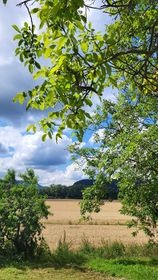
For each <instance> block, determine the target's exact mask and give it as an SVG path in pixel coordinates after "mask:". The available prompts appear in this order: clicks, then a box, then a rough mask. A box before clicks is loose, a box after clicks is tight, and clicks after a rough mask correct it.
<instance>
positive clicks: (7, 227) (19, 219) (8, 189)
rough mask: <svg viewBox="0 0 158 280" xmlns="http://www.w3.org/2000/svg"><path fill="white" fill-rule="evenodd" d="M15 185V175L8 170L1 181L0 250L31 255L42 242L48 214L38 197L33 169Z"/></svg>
mask: <svg viewBox="0 0 158 280" xmlns="http://www.w3.org/2000/svg"><path fill="white" fill-rule="evenodd" d="M21 177H22V178H23V180H24V182H20V184H17V183H16V181H15V180H14V179H15V172H12V173H11V172H10V171H8V173H7V175H6V176H5V178H4V180H1V182H0V248H1V251H2V253H4V252H7V250H8V248H10V250H11V252H12V253H16V254H22V255H24V256H25V257H26V256H33V255H35V254H36V251H37V247H38V246H39V245H40V242H41V240H42V237H41V232H42V229H43V224H42V223H41V218H47V216H48V214H49V211H48V207H47V206H46V205H45V199H44V198H43V197H42V196H40V195H39V193H38V188H37V177H36V176H35V174H34V172H33V171H32V170H27V171H26V173H25V174H22V175H21Z"/></svg>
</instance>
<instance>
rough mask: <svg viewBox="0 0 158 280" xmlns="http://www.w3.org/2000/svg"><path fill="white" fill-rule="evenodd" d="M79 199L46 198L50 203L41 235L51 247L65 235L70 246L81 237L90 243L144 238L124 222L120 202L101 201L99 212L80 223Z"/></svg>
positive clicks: (140, 241) (138, 241)
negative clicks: (86, 221)
mask: <svg viewBox="0 0 158 280" xmlns="http://www.w3.org/2000/svg"><path fill="white" fill-rule="evenodd" d="M79 202H80V201H79V200H47V204H48V205H49V206H50V212H51V213H52V214H53V215H50V216H49V218H48V220H44V225H45V229H44V231H43V234H44V237H45V239H46V241H47V242H48V244H49V246H50V248H51V249H55V248H56V247H57V245H58V241H59V239H60V238H62V237H63V236H64V234H66V240H67V242H70V243H71V245H72V247H73V248H77V247H79V246H80V244H81V243H82V241H83V240H89V241H90V242H91V243H92V244H94V245H101V243H102V242H104V241H105V242H106V241H109V242H113V241H121V242H123V243H125V244H127V243H144V242H146V241H147V238H146V237H145V235H144V233H143V232H140V233H139V234H138V235H137V236H136V237H133V236H132V235H131V233H132V230H131V229H129V228H127V226H126V223H127V221H129V220H130V217H128V216H124V215H121V214H120V212H119V210H120V208H121V203H120V202H118V201H115V202H105V204H104V205H103V206H102V207H101V211H100V212H99V213H97V214H93V215H92V220H91V221H89V222H88V223H84V222H83V221H82V220H81V216H80V207H79Z"/></svg>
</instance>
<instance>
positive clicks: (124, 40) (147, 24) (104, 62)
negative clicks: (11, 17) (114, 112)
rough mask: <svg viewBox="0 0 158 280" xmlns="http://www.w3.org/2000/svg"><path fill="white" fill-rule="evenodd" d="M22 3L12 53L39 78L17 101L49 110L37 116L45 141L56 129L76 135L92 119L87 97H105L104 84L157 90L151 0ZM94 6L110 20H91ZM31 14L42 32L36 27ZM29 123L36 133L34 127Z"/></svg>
mask: <svg viewBox="0 0 158 280" xmlns="http://www.w3.org/2000/svg"><path fill="white" fill-rule="evenodd" d="M5 2H6V1H5ZM32 3H34V7H33V8H32ZM88 3H91V4H88ZM21 5H25V7H26V9H27V11H28V13H29V16H30V25H29V24H28V23H24V26H23V27H22V28H21V29H20V28H19V27H18V26H16V25H13V28H14V29H15V30H16V32H17V34H16V35H15V37H14V39H15V40H17V42H18V47H17V49H16V55H18V56H19V58H20V60H21V62H23V63H24V65H25V66H28V68H29V71H30V72H31V73H33V76H34V78H35V79H38V78H40V79H42V81H43V82H42V83H40V82H39V85H37V86H36V87H35V88H34V89H32V90H29V91H28V92H23V93H19V94H18V95H17V96H16V98H15V101H19V102H20V103H23V102H24V100H25V99H27V109H29V108H35V109H40V110H46V109H48V116H47V117H45V118H44V119H41V121H40V126H41V128H42V129H43V131H44V135H43V140H45V138H46V137H47V135H48V136H49V137H50V138H51V137H52V133H53V131H54V129H55V128H56V127H58V133H57V134H56V137H57V138H58V137H61V135H62V131H63V130H64V128H66V127H69V128H71V129H73V130H75V131H76V134H77V136H78V138H79V139H80V140H81V139H82V136H83V132H84V128H85V126H86V121H87V119H90V118H91V116H90V114H89V111H88V107H89V106H92V97H93V96H97V97H98V98H100V99H102V94H103V92H104V90H105V88H106V87H108V86H113V87H115V88H120V87H121V88H122V87H125V86H126V85H127V84H128V83H129V82H130V84H131V87H133V89H134V88H135V87H137V88H139V90H140V91H141V93H142V94H151V95H156V96H157V76H158V72H157V52H158V36H157V32H158V22H157V18H158V6H157V5H158V4H157V1H156V0H152V1H150V0H139V1H136V0H134V1H131V0H121V1H118V0H115V1H111V0H108V1H105V0H102V1H101V2H100V6H98V1H86V0H85V1H84V0H80V1H77V2H76V1H73V0H64V1H62V3H61V1H59V0H36V1H31V0H25V1H22V2H21V3H19V6H21ZM93 9H97V10H99V11H100V14H103V15H105V18H106V17H107V16H108V17H109V18H110V19H109V20H110V24H109V25H105V24H104V22H103V28H104V32H98V31H96V30H95V29H94V27H93V24H92V23H90V22H88V13H89V11H90V12H91V11H92V10H93ZM34 14H35V15H36V16H37V17H38V19H39V22H40V24H39V28H40V31H39V30H35V23H34V19H33V16H34ZM41 58H44V59H47V60H48V64H46V63H44V64H43V63H42V61H41ZM39 59H40V60H39ZM28 129H32V130H33V131H35V130H36V126H35V125H34V124H31V125H30V126H29V128H28Z"/></svg>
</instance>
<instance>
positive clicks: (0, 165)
mask: <svg viewBox="0 0 158 280" xmlns="http://www.w3.org/2000/svg"><path fill="white" fill-rule="evenodd" d="M18 2H19V1H11V0H10V1H8V5H7V6H6V7H4V6H3V5H2V4H1V2H0V75H1V86H0V176H3V175H4V173H5V172H6V170H7V169H8V168H14V169H15V170H16V171H17V173H20V172H23V171H24V170H25V169H26V168H34V170H35V172H36V174H37V175H38V176H39V182H40V183H41V184H43V185H49V184H51V183H54V184H56V183H61V184H66V185H71V184H73V183H74V182H75V181H76V180H79V179H82V178H85V175H84V174H83V173H82V170H81V168H77V165H76V164H75V163H72V162H71V161H70V154H69V152H68V151H67V146H68V145H70V144H71V143H72V140H71V137H70V134H69V133H65V134H64V135H63V138H62V139H61V140H59V142H58V144H57V143H56V141H55V137H54V138H53V139H52V140H47V141H46V142H44V143H43V142H42V141H41V135H42V132H40V131H38V132H37V133H36V134H34V135H33V134H27V133H26V128H27V126H28V124H30V123H32V122H34V121H37V120H38V119H40V118H41V117H42V116H43V114H44V113H43V112H39V111H27V112H26V110H25V106H22V105H19V104H18V103H13V101H12V99H13V97H14V96H15V94H16V93H17V92H20V91H25V90H28V89H31V88H32V87H33V85H34V84H35V81H33V79H32V76H31V75H30V74H29V72H28V70H27V69H26V68H24V66H23V65H22V64H21V63H20V62H19V60H18V58H17V57H15V55H14V50H15V48H16V42H14V41H13V39H12V38H13V36H14V32H15V31H14V30H13V28H12V24H17V25H22V22H23V21H25V20H28V17H27V13H26V10H25V8H24V7H21V8H19V7H16V3H18ZM105 17H107V15H105V14H103V15H102V17H101V16H100V14H99V13H97V12H96V11H92V12H91V13H89V19H90V20H93V24H94V26H95V28H97V29H98V30H103V24H102V22H103V21H105V20H107V21H108V20H109V19H107V18H106V19H105ZM105 96H106V97H107V98H113V94H112V93H111V90H109V89H108V90H107V91H105ZM93 102H94V104H96V103H98V100H97V98H94V99H93ZM89 137H90V135H89V136H88V137H86V138H85V142H87V141H89V139H88V138H89ZM90 141H91V142H92V138H91V140H90Z"/></svg>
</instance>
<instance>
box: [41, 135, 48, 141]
mask: <svg viewBox="0 0 158 280" xmlns="http://www.w3.org/2000/svg"><path fill="white" fill-rule="evenodd" d="M46 138H47V134H46V133H45V134H43V135H42V141H43V142H45V141H46Z"/></svg>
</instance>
